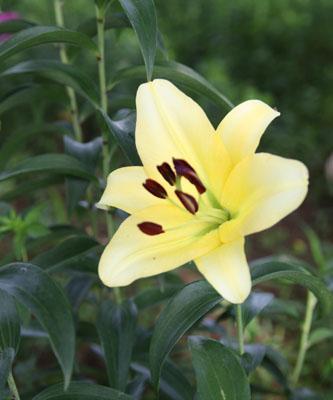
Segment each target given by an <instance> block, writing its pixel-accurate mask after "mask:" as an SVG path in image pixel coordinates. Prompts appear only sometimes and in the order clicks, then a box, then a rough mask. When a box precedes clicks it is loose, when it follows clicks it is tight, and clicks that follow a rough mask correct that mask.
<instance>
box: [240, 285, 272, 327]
mask: <svg viewBox="0 0 333 400" xmlns="http://www.w3.org/2000/svg"><path fill="white" fill-rule="evenodd" d="M273 298H274V295H273V294H272V293H260V292H252V293H251V294H250V296H249V297H248V298H247V299H246V301H245V302H244V303H243V304H242V314H243V324H244V327H246V326H247V325H248V324H249V323H250V322H251V321H252V320H253V318H255V317H256V316H257V315H258V314H260V313H261V311H262V310H264V308H265V307H267V306H268V305H269V304H270V303H271V301H272V300H273Z"/></svg>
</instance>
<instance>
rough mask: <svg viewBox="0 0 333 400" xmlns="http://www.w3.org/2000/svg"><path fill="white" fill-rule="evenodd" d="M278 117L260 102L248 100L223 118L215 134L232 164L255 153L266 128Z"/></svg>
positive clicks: (272, 110)
mask: <svg viewBox="0 0 333 400" xmlns="http://www.w3.org/2000/svg"><path fill="white" fill-rule="evenodd" d="M279 115H280V113H279V112H277V111H275V110H274V109H273V108H271V107H269V106H268V105H267V104H265V103H263V102H262V101H260V100H248V101H245V102H244V103H241V104H239V105H238V106H237V107H235V108H233V109H232V110H231V111H230V112H229V113H228V114H227V115H226V116H225V118H224V119H223V120H222V122H221V123H220V125H219V126H218V128H217V132H218V133H219V134H220V135H221V137H222V140H223V143H224V145H225V147H226V148H227V150H228V152H229V155H230V157H231V160H232V162H233V163H234V164H236V163H238V162H240V161H241V160H242V159H243V158H245V157H246V156H248V155H250V154H253V153H254V152H255V151H256V148H257V147H258V144H259V141H260V138H261V136H262V134H263V133H264V132H265V130H266V128H267V126H268V125H269V124H270V123H271V122H272V120H273V119H274V118H276V117H278V116H279Z"/></svg>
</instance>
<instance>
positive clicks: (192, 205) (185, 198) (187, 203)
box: [175, 190, 199, 214]
mask: <svg viewBox="0 0 333 400" xmlns="http://www.w3.org/2000/svg"><path fill="white" fill-rule="evenodd" d="M175 193H176V195H177V197H178V199H179V200H180V201H181V203H182V204H183V206H184V207H185V208H186V210H187V211H189V212H190V213H191V214H195V213H196V212H197V211H198V209H199V205H198V202H197V201H196V200H195V198H194V197H193V196H191V195H190V194H187V193H184V192H182V191H180V190H175Z"/></svg>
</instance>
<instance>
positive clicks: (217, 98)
mask: <svg viewBox="0 0 333 400" xmlns="http://www.w3.org/2000/svg"><path fill="white" fill-rule="evenodd" d="M143 77H144V68H143V67H142V66H138V67H130V68H126V69H124V70H121V71H119V72H118V74H117V75H116V77H115V82H114V84H116V83H117V82H119V81H122V80H128V79H131V78H132V79H133V78H138V79H142V78H143ZM154 78H165V79H169V80H170V81H172V82H174V83H175V84H177V85H179V86H181V87H182V88H184V89H187V90H189V91H191V92H192V93H198V94H201V95H203V96H206V97H207V98H208V99H210V100H212V101H213V102H214V103H216V104H218V105H219V106H221V107H222V108H223V109H225V108H226V106H227V108H228V109H229V108H232V107H233V104H232V102H231V101H230V100H229V99H228V98H227V97H226V96H225V95H224V94H222V93H221V92H220V91H219V90H217V89H216V88H215V87H214V86H213V85H212V84H211V83H210V82H208V81H207V80H206V79H205V78H204V77H203V76H202V75H200V74H199V73H198V72H196V71H194V70H193V69H192V68H190V67H187V66H186V65H183V64H180V63H176V62H174V61H171V62H167V63H164V64H162V65H155V67H154Z"/></svg>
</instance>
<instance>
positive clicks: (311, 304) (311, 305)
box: [291, 291, 317, 386]
mask: <svg viewBox="0 0 333 400" xmlns="http://www.w3.org/2000/svg"><path fill="white" fill-rule="evenodd" d="M316 304H317V299H316V297H315V296H314V295H313V294H312V292H310V291H308V297H307V302H306V311H305V318H304V322H303V325H302V336H301V341H300V345H299V350H298V355H297V361H296V365H295V368H294V371H293V374H292V377H291V382H292V384H293V385H294V386H296V385H297V383H298V380H299V378H300V375H301V372H302V369H303V365H304V360H305V356H306V352H307V350H308V347H309V335H310V331H311V325H312V319H313V312H314V310H315V307H316Z"/></svg>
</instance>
